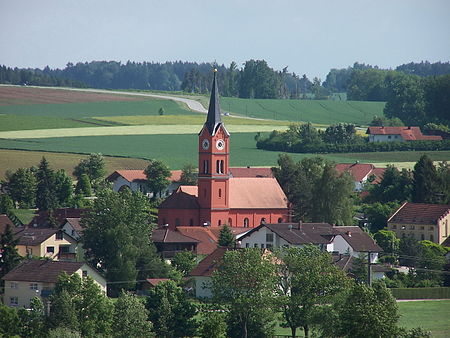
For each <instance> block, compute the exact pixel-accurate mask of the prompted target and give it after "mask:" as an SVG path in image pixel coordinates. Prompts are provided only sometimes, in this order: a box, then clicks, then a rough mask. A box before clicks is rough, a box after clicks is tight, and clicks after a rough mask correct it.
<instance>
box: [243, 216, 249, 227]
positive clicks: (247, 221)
mask: <svg viewBox="0 0 450 338" xmlns="http://www.w3.org/2000/svg"><path fill="white" fill-rule="evenodd" d="M248 225H249V220H248V218H247V217H245V218H244V228H248Z"/></svg>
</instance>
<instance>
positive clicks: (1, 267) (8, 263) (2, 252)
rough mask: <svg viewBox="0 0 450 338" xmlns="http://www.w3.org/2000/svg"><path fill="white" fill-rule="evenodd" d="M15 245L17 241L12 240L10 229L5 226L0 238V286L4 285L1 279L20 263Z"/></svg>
mask: <svg viewBox="0 0 450 338" xmlns="http://www.w3.org/2000/svg"><path fill="white" fill-rule="evenodd" d="M17 243H19V240H18V239H14V234H13V231H12V228H11V226H10V225H9V224H7V225H6V229H5V232H4V233H3V234H2V235H1V236H0V281H1V282H0V284H1V283H4V281H3V280H2V279H1V277H3V276H4V275H6V274H7V273H8V272H9V271H11V270H12V269H14V268H15V267H16V266H17V265H18V264H19V263H20V260H21V257H20V255H19V253H18V252H17V249H16V245H17Z"/></svg>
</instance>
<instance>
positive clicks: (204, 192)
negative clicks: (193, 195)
mask: <svg viewBox="0 0 450 338" xmlns="http://www.w3.org/2000/svg"><path fill="white" fill-rule="evenodd" d="M203 197H204V198H206V189H203Z"/></svg>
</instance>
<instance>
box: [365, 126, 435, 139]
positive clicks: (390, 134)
mask: <svg viewBox="0 0 450 338" xmlns="http://www.w3.org/2000/svg"><path fill="white" fill-rule="evenodd" d="M366 134H368V135H369V142H404V141H440V140H442V137H441V136H437V135H423V134H422V131H421V130H420V128H419V127H369V128H367V131H366Z"/></svg>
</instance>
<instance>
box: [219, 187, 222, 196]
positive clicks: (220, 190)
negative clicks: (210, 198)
mask: <svg viewBox="0 0 450 338" xmlns="http://www.w3.org/2000/svg"><path fill="white" fill-rule="evenodd" d="M221 197H222V189H219V198H221Z"/></svg>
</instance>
